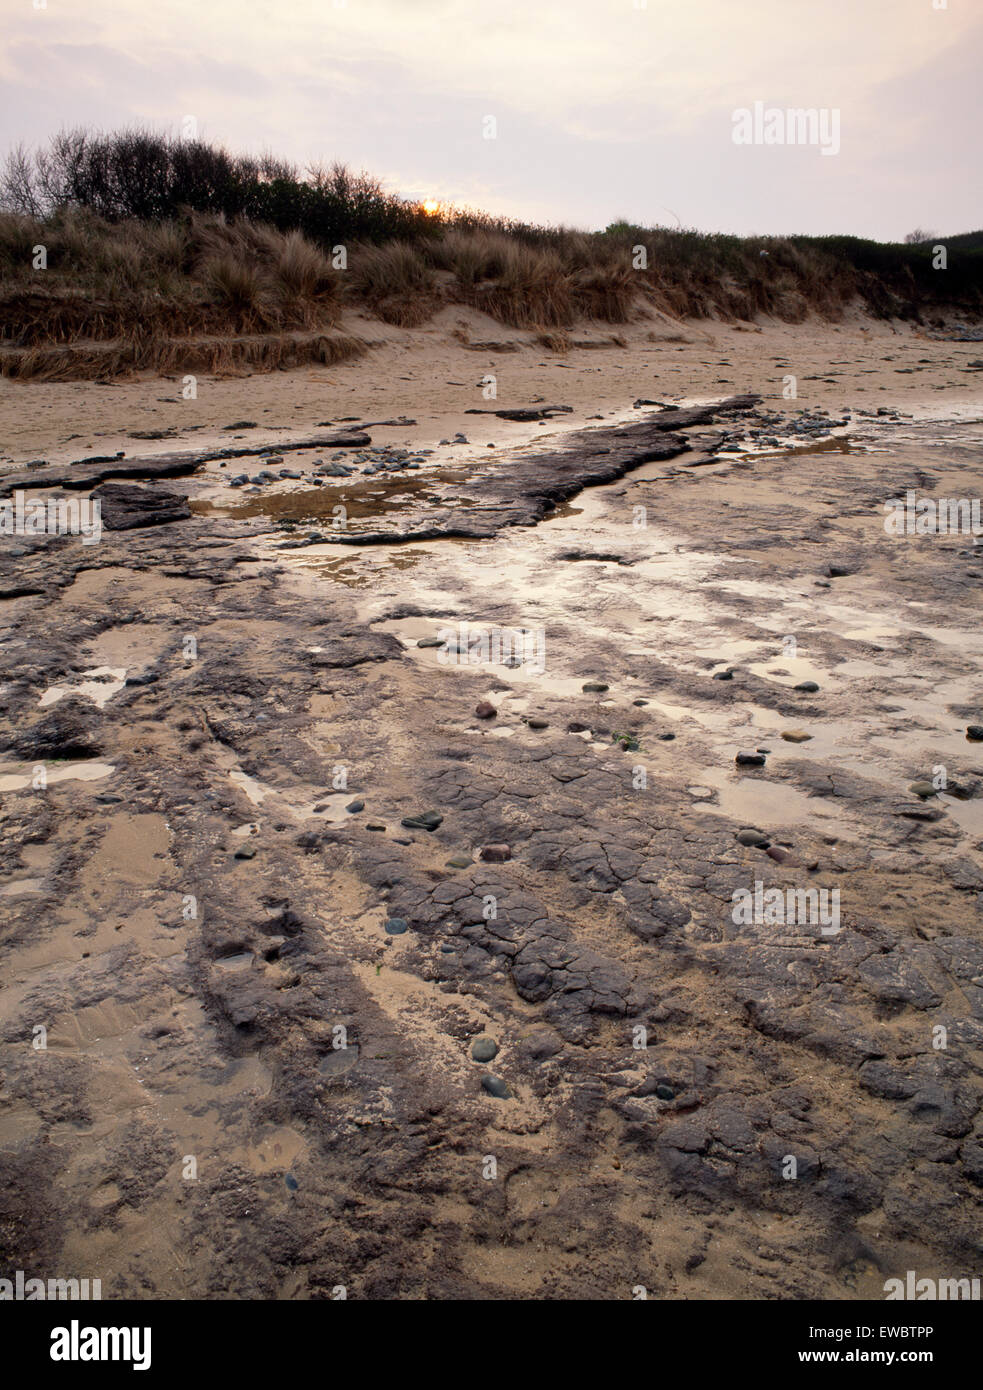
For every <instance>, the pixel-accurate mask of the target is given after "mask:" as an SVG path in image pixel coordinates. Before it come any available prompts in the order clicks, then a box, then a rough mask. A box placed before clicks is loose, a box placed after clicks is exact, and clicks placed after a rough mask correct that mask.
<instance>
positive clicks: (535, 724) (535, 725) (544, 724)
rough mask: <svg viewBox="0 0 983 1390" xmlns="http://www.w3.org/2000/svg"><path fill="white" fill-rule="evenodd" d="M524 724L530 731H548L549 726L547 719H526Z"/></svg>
mask: <svg viewBox="0 0 983 1390" xmlns="http://www.w3.org/2000/svg"><path fill="white" fill-rule="evenodd" d="M526 723H527V724H528V726H529V728H530V729H548V728H549V726H550V722H549V720H548V719H537V718H533V719H527V720H526Z"/></svg>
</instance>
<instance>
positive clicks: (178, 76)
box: [0, 0, 983, 239]
mask: <svg viewBox="0 0 983 1390" xmlns="http://www.w3.org/2000/svg"><path fill="white" fill-rule="evenodd" d="M934 3H935V4H941V3H942V0H934ZM35 4H37V5H41V4H42V0H0V20H2V27H0V33H2V35H3V37H2V39H0V79H2V86H0V148H2V149H6V148H9V147H10V146H11V145H14V144H17V143H19V142H20V141H25V142H26V143H28V144H37V143H40V142H42V141H44V140H45V139H46V138H47V137H48V136H49V135H50V134H51V133H53V132H54V131H56V130H57V129H59V127H61V126H63V125H84V126H89V127H95V128H100V129H110V128H113V127H117V126H121V125H132V124H149V125H152V126H154V127H157V128H159V129H167V130H170V131H173V132H174V133H177V132H178V131H179V129H180V125H181V121H182V119H183V118H184V117H186V116H193V117H195V118H196V120H197V122H198V129H199V133H200V134H201V135H202V136H203V137H204V138H205V139H209V140H213V141H215V142H216V143H221V144H225V145H227V146H229V147H230V148H232V149H236V150H248V151H251V152H259V151H260V150H263V149H269V150H272V151H274V152H275V153H278V154H281V155H285V156H288V157H290V158H292V159H294V160H297V161H298V162H300V163H301V164H304V163H306V162H308V161H311V160H328V161H332V160H335V159H338V160H341V161H343V162H345V163H349V164H351V165H354V166H355V167H356V168H365V169H367V170H369V171H370V172H372V173H374V174H377V175H379V176H380V177H382V178H383V179H384V180H385V181H386V182H387V184H389V185H390V186H391V187H392V188H393V189H395V190H396V191H399V192H402V193H404V194H407V195H409V196H412V197H433V198H439V199H443V200H447V201H451V202H454V203H459V204H471V205H475V206H480V207H483V208H485V209H487V210H488V211H490V212H495V213H502V214H507V215H512V216H519V217H523V218H527V219H530V220H533V221H546V222H565V223H568V224H572V225H576V226H583V227H603V226H605V225H606V224H607V223H608V222H611V221H614V220H615V219H616V218H618V217H627V218H629V219H631V220H633V221H637V222H642V223H668V224H669V225H675V224H676V222H677V219H678V221H679V222H680V223H681V224H682V225H683V226H693V227H699V228H701V229H704V230H719V231H732V232H739V233H751V232H760V233H766V232H770V233H782V232H810V233H817V234H821V233H824V232H852V233H856V234H858V235H865V236H874V237H879V238H883V239H900V238H901V237H902V236H903V235H904V234H905V233H906V232H908V231H911V230H912V228H913V227H915V226H916V225H917V226H922V227H925V228H927V229H928V230H931V231H936V232H948V233H954V232H959V231H968V230H971V229H975V228H978V227H980V226H981V225H983V211H981V208H980V189H981V179H980V162H981V161H980V139H979V129H980V109H979V108H980V99H979V92H980V69H981V58H983V9H981V6H980V3H979V0H947V4H946V7H945V8H940V9H936V8H934V6H933V0H645V2H644V3H643V0H271V2H270V3H267V0H46V3H45V4H44V7H43V8H38V9H35V8H34V5H35ZM636 6H637V8H636ZM756 101H761V102H763V103H764V104H765V106H766V107H780V108H783V109H784V108H787V107H815V108H817V109H822V108H825V109H826V110H828V111H830V112H833V111H838V112H839V121H840V136H839V140H840V151H839V153H838V154H835V155H830V156H826V155H823V154H822V153H821V152H820V149H819V148H817V147H816V146H809V145H795V146H792V145H786V146H779V145H760V144H759V145H754V144H752V145H736V144H735V143H734V141H733V129H734V125H733V113H734V111H735V110H736V109H738V108H753V105H754V103H755V102H756ZM487 116H493V117H494V118H495V121H496V126H497V137H496V138H495V139H485V138H483V131H484V129H485V125H484V121H485V117H487Z"/></svg>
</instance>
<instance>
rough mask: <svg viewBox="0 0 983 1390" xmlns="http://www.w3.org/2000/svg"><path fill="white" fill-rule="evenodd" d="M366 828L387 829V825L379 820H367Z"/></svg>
mask: <svg viewBox="0 0 983 1390" xmlns="http://www.w3.org/2000/svg"><path fill="white" fill-rule="evenodd" d="M365 828H366V830H385V828H386V827H385V826H384V825H381V824H380V823H379V822H378V821H367V822H366V826H365Z"/></svg>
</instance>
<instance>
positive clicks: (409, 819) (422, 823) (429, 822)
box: [400, 811, 444, 831]
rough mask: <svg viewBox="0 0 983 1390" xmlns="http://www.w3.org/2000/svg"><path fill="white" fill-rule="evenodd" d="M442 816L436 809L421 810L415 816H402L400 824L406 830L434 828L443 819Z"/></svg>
mask: <svg viewBox="0 0 983 1390" xmlns="http://www.w3.org/2000/svg"><path fill="white" fill-rule="evenodd" d="M443 819H444V818H443V816H441V815H439V814H438V813H437V812H436V811H421V812H420V814H419V815H417V816H404V817H403V819H402V820H401V821H400V825H405V826H406V828H407V830H431V831H433V830H436V829H437V826H438V825H440V824H441V823H442V821H443Z"/></svg>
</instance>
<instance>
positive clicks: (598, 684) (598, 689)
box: [581, 681, 611, 695]
mask: <svg viewBox="0 0 983 1390" xmlns="http://www.w3.org/2000/svg"><path fill="white" fill-rule="evenodd" d="M581 689H582V690H583V692H584V694H585V695H603V694H604V692H605V690H610V689H611V687H610V686H609V685H605V684H604V682H603V681H588V682H587V683H586V685H584V686H582V687H581Z"/></svg>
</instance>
